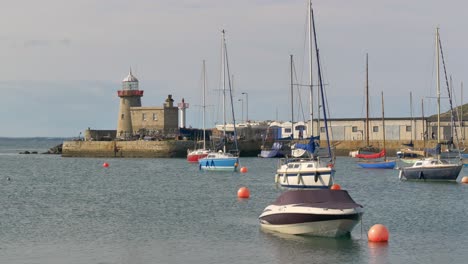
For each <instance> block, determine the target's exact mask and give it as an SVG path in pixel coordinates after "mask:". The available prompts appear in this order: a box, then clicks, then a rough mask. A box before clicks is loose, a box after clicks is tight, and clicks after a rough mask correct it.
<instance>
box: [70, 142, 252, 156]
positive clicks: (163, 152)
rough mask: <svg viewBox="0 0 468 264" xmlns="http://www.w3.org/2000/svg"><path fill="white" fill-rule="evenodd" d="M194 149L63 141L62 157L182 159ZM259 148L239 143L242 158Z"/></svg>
mask: <svg viewBox="0 0 468 264" xmlns="http://www.w3.org/2000/svg"><path fill="white" fill-rule="evenodd" d="M194 148H195V142H194V141H192V140H162V141H145V140H135V141H64V142H63V146H62V157H123V158H184V157H187V149H194ZM230 148H232V146H231V145H230V144H228V146H227V149H230ZM260 148H261V142H260V141H241V142H239V149H240V150H241V156H243V157H256V156H257V155H258V154H259V153H260Z"/></svg>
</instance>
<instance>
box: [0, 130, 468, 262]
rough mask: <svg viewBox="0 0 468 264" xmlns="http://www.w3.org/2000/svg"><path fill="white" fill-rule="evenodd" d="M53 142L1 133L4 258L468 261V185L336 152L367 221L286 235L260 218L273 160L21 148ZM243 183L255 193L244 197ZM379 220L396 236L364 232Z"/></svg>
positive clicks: (270, 191) (0, 256)
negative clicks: (69, 153)
mask: <svg viewBox="0 0 468 264" xmlns="http://www.w3.org/2000/svg"><path fill="white" fill-rule="evenodd" d="M28 144H29V145H28ZM55 145H56V142H55V141H54V140H51V139H33V140H30V141H29V142H28V143H25V141H24V140H18V139H2V140H0V263H9V264H15V263H22V264H23V263H48V264H51V263H96V264H98V263H99V264H104V263H192V264H195V263H203V264H205V263H255V264H256V263H269V264H271V263H278V264H279V263H467V259H468V251H467V250H466V249H467V248H468V228H466V227H467V226H468V205H467V202H466V201H468V185H466V184H460V183H424V182H405V181H400V180H399V179H398V171H397V170H369V169H361V168H359V167H358V166H357V165H356V163H355V161H354V160H353V159H351V158H347V157H339V158H338V159H337V162H336V170H337V173H336V182H337V183H339V184H340V185H341V186H342V188H343V189H346V190H348V192H349V194H350V195H351V197H352V198H353V199H354V200H355V201H356V202H357V203H360V204H361V205H363V206H364V210H365V214H364V216H363V220H362V223H360V224H359V225H357V226H356V227H355V229H354V230H353V232H352V234H351V237H350V238H340V239H333V238H318V237H302V236H291V235H280V234H275V233H269V232H265V231H263V230H261V229H260V225H259V222H258V216H259V215H260V214H261V212H262V211H263V209H264V208H265V207H266V206H267V205H269V204H270V203H272V202H273V201H274V200H275V199H276V197H277V196H278V195H279V194H280V193H281V191H282V190H281V189H278V188H276V186H275V184H274V173H275V167H276V163H277V160H276V159H261V158H241V160H240V162H241V166H245V167H247V168H248V172H247V173H244V174H241V173H230V172H204V171H199V170H198V167H197V166H196V164H189V163H187V162H186V160H185V159H119V158H115V159H103V158H62V157H60V156H59V155H41V154H29V155H24V154H23V155H22V154H18V153H19V152H21V151H24V150H29V151H38V152H39V153H40V152H45V151H46V150H47V149H48V148H49V147H53V146H55ZM104 162H107V163H109V167H108V168H105V167H103V166H102V164H103V163H104ZM464 175H468V174H467V171H466V169H463V171H462V172H461V174H460V177H459V180H460V179H461V177H462V176H464ZM242 186H246V187H248V188H249V189H250V198H249V199H238V198H237V190H238V189H239V188H240V187H242ZM377 223H380V224H383V225H385V226H386V227H387V228H388V230H389V232H390V239H389V242H388V243H369V242H368V241H367V231H368V230H369V228H370V227H371V226H372V225H374V224H377Z"/></svg>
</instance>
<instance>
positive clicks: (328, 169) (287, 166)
mask: <svg viewBox="0 0 468 264" xmlns="http://www.w3.org/2000/svg"><path fill="white" fill-rule="evenodd" d="M308 9H309V12H308V13H309V14H308V18H309V19H308V20H309V23H308V24H309V26H308V27H309V33H310V34H309V35H310V36H311V37H309V40H310V41H313V42H314V44H315V50H314V51H315V58H316V61H315V62H316V65H317V78H318V83H319V85H318V86H319V89H320V95H321V104H322V110H323V119H324V124H323V125H324V128H325V136H326V142H327V146H326V149H325V150H323V149H320V151H319V148H318V144H317V142H318V140H319V139H320V137H319V136H316V137H313V136H311V137H310V141H309V143H308V144H295V145H294V146H292V147H291V155H292V157H288V158H282V159H280V160H279V162H278V167H277V170H276V175H275V182H276V183H277V184H278V185H280V186H281V187H285V188H302V189H309V188H314V189H316V188H319V189H328V188H330V187H331V186H332V185H333V182H334V174H335V168H334V162H335V161H334V158H333V153H332V150H331V146H330V138H329V133H328V132H329V131H328V130H329V128H328V122H327V109H326V106H327V104H326V102H325V97H324V96H325V93H324V88H323V82H322V72H321V67H320V56H319V51H318V48H317V37H316V34H315V24H314V17H313V9H312V3H311V1H309V2H308ZM312 36H313V37H312ZM312 46H313V45H312V43H310V44H309V52H310V54H311V56H309V59H310V60H312V54H313V52H312ZM291 65H292V56H291ZM309 65H312V63H309ZM292 68H293V67H292V66H291V72H292ZM309 68H310V69H309V75H310V76H309V77H310V78H309V80H310V81H311V80H312V74H313V73H312V67H310V66H309ZM291 75H292V73H291ZM291 86H292V81H291ZM310 87H312V83H310ZM311 104H312V100H311ZM311 109H312V107H311ZM322 152H326V153H322Z"/></svg>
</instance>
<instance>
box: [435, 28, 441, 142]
mask: <svg viewBox="0 0 468 264" xmlns="http://www.w3.org/2000/svg"><path fill="white" fill-rule="evenodd" d="M439 49H440V48H439V28H436V63H437V70H436V85H437V144H439V143H440V70H439V67H440V65H439V59H440V58H439V53H440V51H439Z"/></svg>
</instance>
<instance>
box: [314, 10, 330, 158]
mask: <svg viewBox="0 0 468 264" xmlns="http://www.w3.org/2000/svg"><path fill="white" fill-rule="evenodd" d="M310 12H311V17H312V29H313V34H314V43H315V55H316V56H315V57H316V58H317V71H318V81H319V87H320V92H321V93H320V94H321V98H322V111H323V123H324V127H325V135H326V138H327V148H328V156H329V157H330V159H332V160H330V161H333V155H332V151H331V147H330V136H329V135H328V120H327V110H326V109H325V106H326V104H325V95H324V92H323V82H322V70H321V67H320V56H319V49H318V45H317V33H316V32H315V22H314V10H313V8H312V3H311V7H310Z"/></svg>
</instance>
